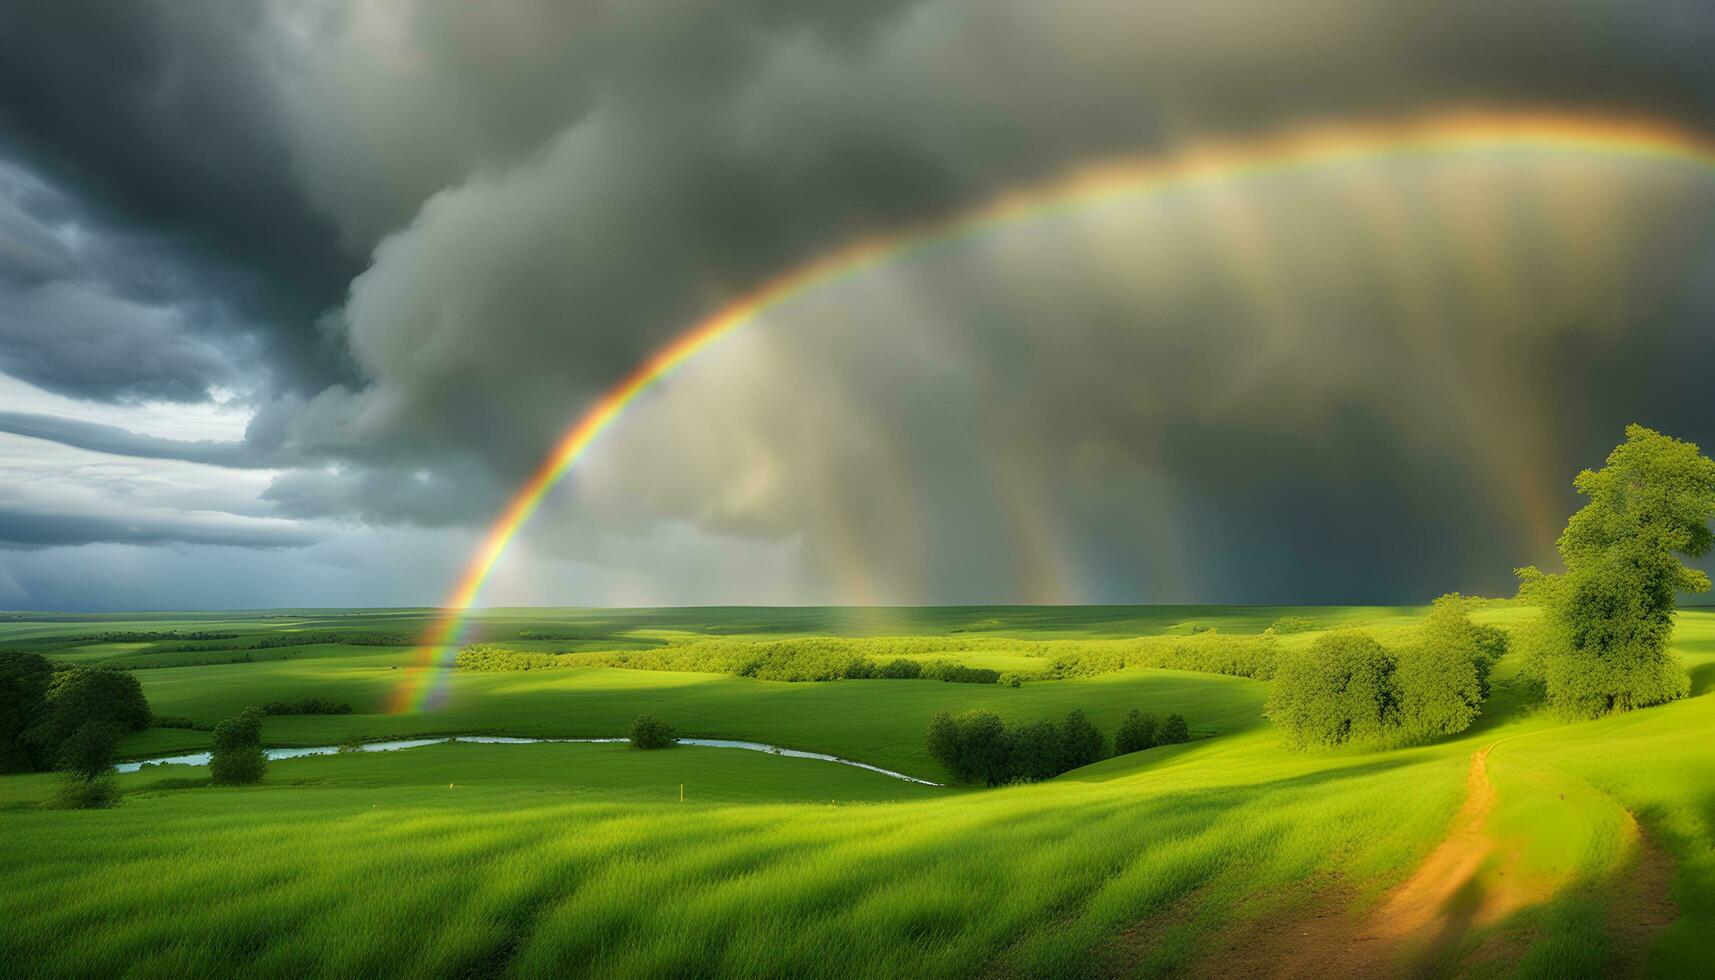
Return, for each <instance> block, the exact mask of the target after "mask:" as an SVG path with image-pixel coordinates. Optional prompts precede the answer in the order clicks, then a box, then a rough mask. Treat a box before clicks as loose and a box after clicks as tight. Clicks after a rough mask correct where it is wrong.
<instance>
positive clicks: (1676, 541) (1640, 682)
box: [1266, 425, 1715, 748]
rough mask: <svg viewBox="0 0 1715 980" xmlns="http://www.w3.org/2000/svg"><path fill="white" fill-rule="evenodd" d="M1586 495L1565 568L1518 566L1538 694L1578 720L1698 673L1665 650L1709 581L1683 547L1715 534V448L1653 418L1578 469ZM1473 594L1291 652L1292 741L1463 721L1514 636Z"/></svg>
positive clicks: (1379, 735)
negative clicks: (1375, 629)
mask: <svg viewBox="0 0 1715 980" xmlns="http://www.w3.org/2000/svg"><path fill="white" fill-rule="evenodd" d="M1573 487H1574V488H1575V489H1576V490H1577V491H1578V493H1579V494H1581V495H1583V496H1584V497H1586V498H1588V502H1587V503H1586V504H1584V505H1583V506H1582V507H1580V508H1579V509H1578V511H1577V512H1576V513H1574V514H1573V515H1572V517H1571V519H1570V520H1569V521H1568V522H1567V525H1566V530H1565V531H1564V532H1563V533H1562V534H1561V536H1560V538H1559V540H1558V541H1557V542H1556V550H1557V551H1558V552H1559V554H1560V558H1561V562H1562V564H1563V565H1564V566H1565V570H1564V571H1562V572H1559V573H1553V574H1550V573H1545V572H1543V571H1542V570H1540V569H1538V568H1536V567H1534V566H1530V567H1525V568H1521V569H1519V570H1518V577H1519V582H1520V585H1519V594H1518V598H1519V600H1520V601H1521V602H1523V603H1525V604H1529V605H1535V606H1538V607H1540V609H1541V611H1542V615H1541V616H1540V617H1539V618H1538V619H1537V620H1535V621H1534V622H1531V623H1527V624H1525V625H1524V626H1522V627H1520V628H1519V629H1518V631H1517V637H1516V645H1517V646H1518V648H1519V650H1520V656H1521V662H1520V667H1519V676H1520V680H1521V682H1522V685H1523V687H1524V689H1525V693H1526V694H1527V695H1528V696H1529V699H1530V700H1534V701H1536V702H1538V703H1540V704H1542V705H1543V706H1545V707H1547V708H1548V709H1549V710H1550V711H1551V712H1553V713H1555V714H1558V715H1560V716H1562V717H1566V718H1594V717H1598V716H1601V715H1605V714H1610V713H1613V712H1619V711H1628V710H1631V709H1634V708H1643V707H1648V706H1650V705H1656V704H1661V703H1664V702H1667V701H1671V700H1674V699H1676V698H1681V697H1684V696H1685V695H1686V694H1687V693H1688V692H1689V691H1690V678H1689V676H1688V675H1687V673H1686V670H1685V666H1684V664H1682V663H1681V662H1680V660H1679V657H1678V656H1677V655H1676V654H1675V653H1674V652H1673V651H1672V650H1670V649H1668V641H1669V639H1670V638H1671V637H1672V634H1673V626H1674V615H1675V613H1676V611H1677V609H1678V597H1679V595H1680V593H1700V592H1707V591H1709V589H1710V580H1709V577H1708V575H1706V574H1705V573H1704V572H1702V571H1700V570H1698V569H1694V568H1691V567H1690V566H1688V565H1686V564H1685V563H1684V561H1683V560H1682V559H1685V558H1700V557H1703V556H1705V555H1707V554H1709V552H1710V550H1711V548H1712V547H1715V532H1712V531H1711V530H1710V528H1709V522H1710V520H1711V519H1715V461H1712V460H1710V459H1709V458H1708V457H1706V456H1704V455H1703V454H1702V452H1701V450H1699V449H1698V447H1697V446H1696V445H1695V444H1693V443H1689V442H1684V441H1681V440H1678V439H1674V438H1672V437H1670V436H1665V435H1662V434H1661V433H1659V432H1656V431H1654V430H1652V429H1648V428H1645V427H1643V426H1640V425H1632V426H1628V427H1627V428H1626V440H1625V442H1623V443H1621V444H1620V445H1619V446H1617V447H1616V448H1615V449H1614V451H1613V452H1612V453H1610V454H1609V455H1608V458H1607V461H1606V463H1605V464H1604V465H1603V467H1602V468H1601V469H1600V470H1584V471H1583V472H1581V473H1579V474H1578V476H1577V478H1576V479H1575V480H1574V481H1573ZM1469 606H1470V603H1469V600H1466V599H1464V598H1462V597H1460V596H1457V595H1453V596H1444V597H1443V598H1441V599H1439V600H1437V601H1436V602H1435V604H1434V606H1432V607H1431V609H1430V612H1429V615H1428V616H1427V617H1426V618H1425V619H1424V621H1423V623H1422V624H1421V625H1420V626H1419V627H1418V629H1417V630H1415V631H1414V632H1413V633H1412V634H1410V635H1409V636H1408V638H1407V639H1406V640H1405V641H1404V642H1403V643H1400V644H1396V645H1395V646H1393V647H1389V646H1387V645H1384V644H1383V643H1382V642H1380V641H1379V640H1377V639H1376V638H1375V637H1374V636H1371V635H1369V634H1367V633H1364V632H1362V631H1358V630H1341V631H1338V632H1333V633H1329V634H1327V635H1325V636H1322V637H1319V638H1318V639H1316V640H1315V641H1314V642H1312V643H1311V644H1310V645H1309V647H1307V648H1306V649H1304V650H1302V651H1300V652H1298V653H1296V654H1293V655H1291V656H1288V657H1285V658H1283V659H1282V660H1281V662H1280V664H1279V667H1278V670H1277V672H1276V678H1275V684H1274V690H1273V691H1272V692H1271V694H1270V696H1269V700H1268V706H1267V709H1266V712H1267V714H1268V717H1269V718H1270V719H1271V720H1272V721H1273V722H1274V723H1275V725H1276V726H1277V727H1278V728H1279V729H1280V732H1281V734H1282V736H1283V738H1284V740H1285V741H1286V742H1287V744H1288V745H1291V746H1293V747H1295V748H1309V747H1313V746H1334V745H1343V744H1359V745H1369V746H1390V745H1401V744H1408V743H1412V742H1420V741H1426V740H1429V739H1433V738H1436V737H1440V736H1444V735H1451V734H1455V733H1457V732H1460V731H1464V730H1465V729H1466V728H1467V727H1468V726H1469V725H1470V724H1471V722H1472V721H1473V720H1474V719H1475V718H1476V717H1477V716H1478V715H1479V714H1480V713H1481V712H1482V708H1483V703H1484V701H1485V700H1486V698H1487V697H1488V694H1489V673H1490V671H1491V670H1492V669H1493V667H1494V665H1495V663H1496V662H1497V661H1498V660H1499V659H1500V658H1501V657H1502V656H1504V655H1505V654H1506V653H1507V650H1508V648H1509V645H1511V642H1512V638H1511V637H1509V634H1507V633H1506V632H1505V631H1503V630H1501V629H1499V628H1498V627H1494V626H1481V625H1475V624H1473V623H1472V622H1471V620H1470V618H1469V616H1468V615H1467V611H1468V609H1469Z"/></svg>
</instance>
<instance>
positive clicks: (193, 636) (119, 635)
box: [62, 630, 239, 646]
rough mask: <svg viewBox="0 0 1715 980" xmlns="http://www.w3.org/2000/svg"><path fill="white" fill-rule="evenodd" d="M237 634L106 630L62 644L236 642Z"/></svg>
mask: <svg viewBox="0 0 1715 980" xmlns="http://www.w3.org/2000/svg"><path fill="white" fill-rule="evenodd" d="M238 637H239V634H237V633H210V632H205V631H201V630H107V631H105V632H102V633H84V634H82V635H79V636H75V637H67V638H64V639H63V640H62V642H66V643H70V644H71V645H74V646H88V645H91V644H95V643H160V642H170V641H173V640H186V641H190V640H236V639H238Z"/></svg>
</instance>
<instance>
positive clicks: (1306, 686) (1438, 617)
mask: <svg viewBox="0 0 1715 980" xmlns="http://www.w3.org/2000/svg"><path fill="white" fill-rule="evenodd" d="M1468 605H1469V600H1467V599H1465V598H1464V597H1463V596H1459V595H1448V596H1443V597H1441V598H1440V599H1437V600H1436V601H1435V604H1434V605H1433V606H1432V607H1431V608H1430V612H1429V615H1428V616H1427V617H1425V619H1424V621H1423V623H1422V624H1421V625H1420V626H1419V627H1418V628H1417V629H1416V630H1415V631H1414V632H1413V633H1411V634H1409V635H1408V637H1407V638H1406V640H1405V642H1403V643H1401V644H1398V645H1397V646H1396V647H1394V648H1391V649H1390V648H1389V647H1387V646H1384V645H1383V644H1382V643H1381V641H1379V640H1377V639H1376V638H1375V637H1374V636H1371V635H1370V634H1368V633H1366V632H1363V631H1362V630H1339V631H1336V632H1332V633H1328V634H1326V635H1324V636H1321V637H1318V638H1317V639H1316V640H1315V641H1314V642H1312V643H1311V644H1310V646H1309V647H1308V648H1306V649H1304V650H1302V651H1300V652H1298V653H1296V654H1294V655H1290V656H1288V657H1286V658H1285V659H1283V660H1282V661H1281V664H1280V668H1279V670H1278V671H1277V672H1276V674H1275V679H1274V689H1273V691H1271V692H1270V694H1269V699H1268V704H1267V707H1266V709H1265V712H1266V714H1267V715H1268V717H1269V719H1270V720H1271V721H1273V722H1274V723H1275V725H1276V726H1277V727H1278V728H1279V729H1280V732H1281V735H1282V737H1283V738H1284V739H1285V741H1286V742H1287V744H1288V745H1291V746H1293V747H1295V748H1310V747H1325V746H1336V745H1346V744H1355V745H1365V746H1372V747H1379V746H1391V745H1403V744H1409V743H1413V742H1420V741H1425V740H1428V739H1431V738H1435V737H1438V736H1442V735H1451V734H1453V733H1455V732H1461V731H1464V730H1465V729H1466V728H1467V727H1469V726H1470V724H1471V722H1472V721H1473V720H1474V719H1475V718H1476V717H1477V715H1478V714H1480V713H1481V712H1482V708H1483V701H1484V699H1486V698H1487V697H1488V693H1489V688H1488V679H1489V674H1490V672H1491V670H1492V669H1493V667H1494V664H1495V661H1496V660H1498V659H1499V658H1500V657H1501V656H1503V655H1505V653H1506V650H1507V644H1508V639H1507V635H1506V633H1505V632H1504V631H1502V630H1500V629H1499V628H1497V627H1493V626H1477V625H1476V624H1474V623H1472V622H1471V619H1470V616H1469V614H1468V611H1467V610H1468Z"/></svg>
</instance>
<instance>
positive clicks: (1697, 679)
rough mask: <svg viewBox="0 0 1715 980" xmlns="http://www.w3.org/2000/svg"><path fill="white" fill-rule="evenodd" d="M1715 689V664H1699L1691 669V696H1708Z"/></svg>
mask: <svg viewBox="0 0 1715 980" xmlns="http://www.w3.org/2000/svg"><path fill="white" fill-rule="evenodd" d="M1710 688H1715V663H1706V664H1698V665H1697V666H1695V667H1693V668H1691V696H1692V697H1694V698H1695V697H1699V696H1701V695H1704V694H1708V693H1709V690H1710Z"/></svg>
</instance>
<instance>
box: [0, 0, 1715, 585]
mask: <svg viewBox="0 0 1715 980" xmlns="http://www.w3.org/2000/svg"><path fill="white" fill-rule="evenodd" d="M1291 7H1292V12H1291V14H1290V16H1286V15H1284V14H1282V13H1281V11H1282V9H1283V8H1282V6H1281V5H1280V4H1278V3H1275V2H1268V0H1215V2H1211V3H1198V4H1184V3H1168V2H1160V3H1156V2H1145V3H1137V2H1133V0H1127V2H1111V0H1072V2H1062V3H1042V2H1040V0H998V2H997V0H920V2H909V0H872V2H866V3H852V2H849V0H828V2H816V0H810V2H805V0H736V2H735V0H719V2H711V0H647V2H636V0H631V2H613V3H566V2H563V0H537V2H530V0H492V2H486V3H482V4H472V3H469V2H466V0H421V2H406V0H366V2H356V3H352V2H346V0H337V2H336V0H207V2H196V0H130V2H127V3H122V4H121V3H112V2H94V0H90V2H85V0H60V2H53V3H48V2H31V0H0V608H15V609H132V608H178V609H185V608H217V607H234V606H240V607H263V606H287V605H396V604H414V605H415V604H435V603H438V602H439V601H440V600H441V599H442V598H444V597H445V595H446V592H447V590H448V589H449V588H450V587H451V584H452V582H453V581H454V579H455V578H456V577H457V576H458V574H459V572H460V571H461V569H462V567H463V566H464V564H465V563H466V561H467V559H468V556H469V554H470V552H471V550H472V548H473V547H474V545H475V543H476V541H477V540H478V539H479V537H480V536H481V534H482V532H483V530H484V529H485V527H486V526H487V525H488V524H489V523H490V522H491V521H492V520H493V519H494V517H495V516H496V515H497V513H498V512H499V510H500V509H501V507H502V506H503V504H504V502H505V500H506V499H507V498H508V497H509V496H510V495H511V493H512V492H513V491H514V490H515V489H516V488H517V487H518V486H519V485H520V484H521V483H522V482H523V481H524V479H525V478H526V477H527V476H528V475H529V473H530V472H531V471H532V469H533V468H534V467H535V466H536V465H537V464H538V462H539V461H540V459H541V458H542V457H543V455H544V454H545V453H546V452H547V450H548V449H549V448H550V447H551V446H552V444H553V443H554V441H555V440H556V437H557V436H558V434H559V433H560V432H561V431H563V430H564V429H565V428H566V427H567V426H568V425H569V424H570V423H571V422H573V421H574V420H575V419H576V418H577V417H578V416H579V415H580V414H581V412H582V411H583V410H584V409H585V408H587V407H588V406H589V404H590V403H591V401H592V400H593V399H594V398H595V397H596V396H597V395H598V394H599V393H600V392H601V391H602V390H603V389H604V388H605V387H607V386H608V385H610V384H612V383H613V382H614V381H616V380H617V379H619V378H621V377H623V376H624V375H625V374H626V373H627V372H628V371H629V370H630V369H631V368H632V367H633V366H634V365H635V364H636V363H637V362H638V361H640V360H641V359H643V358H644V357H646V356H647V355H648V354H649V353H650V352H651V351H652V350H655V349H657V348H659V347H660V346H661V345H662V344H663V343H664V342H666V341H667V340H669V339H671V338H672V337H674V336H675V335H676V334H678V333H679V332H681V331H683V330H684V329H686V328H687V327H688V326H690V325H692V324H694V323H695V322H696V321H697V320H698V319H699V318H700V317H702V316H704V315H706V314H708V313H710V312H711V311H713V310H714V309H716V308H718V307H719V306H721V305H722V303H723V302H724V301H726V300H730V299H731V298H732V297H734V296H738V295H741V294H743V293H744V292H745V291H746V290H747V289H750V288H753V287H754V286H756V285H757V284H758V283H760V282H762V281H765V280H766V279H768V278H769V277H771V276H772V275H776V274H778V273H780V272H782V271H784V270H787V269H790V268H792V267H793V266H795V265H797V264H799V263H803V262H806V261H809V260H811V259H813V258H815V257H816V256H818V255H821V254H825V253H827V252H829V251H832V250H834V249H837V248H838V247H839V246H840V245H842V244H843V243H846V242H850V241H853V240H856V239H860V238H863V237H865V236H870V235H876V234H885V233H887V232H888V231H889V230H893V229H899V228H903V227H906V226H909V225H912V224H915V223H918V222H921V221H925V220H932V219H935V218H937V217H940V216H945V215H950V214H956V213H958V212H959V211H961V210H962V209H967V208H971V207H974V206H977V205H978V204H980V203H981V202H983V201H986V200H989V199H992V198H993V197H995V196H996V195H999V194H1003V193H1005V192H1007V191H1008V190H1011V189H1017V188H1024V187H1030V186H1033V185H1036V184H1038V183H1040V182H1042V181H1045V180H1050V179H1052V178H1053V177H1055V176H1056V175H1060V174H1065V173H1068V172H1071V171H1074V170H1077V169H1079V168H1080V167H1083V166H1087V165H1090V164H1093V163H1099V162H1101V161H1105V160H1111V159H1116V158H1123V157H1133V156H1138V155H1149V154H1159V153H1170V152H1172V151H1173V150H1174V148H1176V147H1182V146H1186V145H1189V144H1192V143H1196V142H1200V141H1205V140H1209V139H1225V140H1242V139H1245V138H1248V137H1253V136H1258V135H1261V134H1266V133H1272V132H1278V131H1282V130H1290V129H1292V128H1294V127H1297V126H1303V125H1309V124H1329V123H1333V124H1339V123H1347V122H1361V121H1370V120H1388V119H1397V118H1403V117H1409V116H1413V115H1418V114H1422V113H1426V112H1433V111H1436V110H1441V109H1449V108H1452V109H1460V110H1471V109H1484V110H1492V111H1527V110H1546V111H1554V112H1561V113H1576V114H1584V115H1589V116H1601V117H1628V118H1629V117H1648V118H1653V119H1661V120H1668V121H1672V122H1674V123H1676V124H1677V125H1680V126H1683V127H1686V128H1689V129H1692V130H1697V131H1702V132H1707V133H1710V134H1711V135H1715V59H1711V58H1710V57H1709V52H1710V51H1711V50H1715V12H1712V11H1711V9H1710V8H1709V7H1708V6H1707V5H1706V4H1701V3H1698V2H1695V0H1648V2H1640V0H1612V2H1583V0H1573V2H1554V3H1548V2H1546V0H1524V2H1515V3H1506V4H1495V3H1490V2H1481V3H1479V2H1476V0H1452V2H1449V0H1434V2H1430V0H1423V2H1417V0H1410V2H1405V3H1401V2H1398V0H1308V2H1304V3H1296V4H1293V5H1291ZM1712 355H1715V169H1712V168H1710V167H1708V166H1700V165H1692V164H1688V163H1686V162H1684V161H1674V160H1659V159H1641V158H1631V159H1620V158H1615V157H1611V156H1605V155H1602V154H1596V153H1590V154H1582V153H1576V152H1560V153H1518V152H1513V153H1488V154H1484V153H1467V154H1461V155H1450V156H1435V155H1419V156H1413V157H1408V158H1388V159H1382V160H1374V161H1368V162H1358V163H1346V164H1341V165H1339V166H1334V167H1326V168H1320V169H1317V168H1312V169H1309V170H1302V171H1292V172H1282V173H1275V174H1268V175H1258V176H1252V177H1248V178H1244V179H1236V180H1232V181H1226V182H1221V183H1219V184H1217V185H1212V186H1207V187H1201V188H1197V189H1193V190H1186V191H1182V192H1178V193H1173V194H1167V195H1162V196H1154V197H1148V198H1138V199H1130V200H1125V201H1119V202H1109V203H1105V204H1102V205H1099V206H1094V207H1090V208H1085V209H1081V210H1077V211H1074V212H1070V213H1058V214H1056V215H1053V216H1048V217H1042V218H1039V219H1033V220H1027V221H1019V222H1013V223H1011V224H1009V225H1007V226H1006V227H1004V228H1002V229H997V230H995V231H993V232H992V233H988V234H984V235H981V236H976V237H974V238H972V239H969V240H967V241H964V242H962V243H960V244H958V245H956V246H953V247H948V248H944V249H937V250H934V251H933V252H931V253H928V254H925V255H921V256H918V257H915V258H912V259H910V260H908V261H902V262H897V263H891V264H885V265H883V266H881V267H878V268H875V269H872V270H869V271H867V272H864V273H862V274H860V275H856V276H852V277H847V278H844V279H842V280H840V281H839V282H837V283H835V284H833V285H829V286H826V287H823V288H819V289H815V290H811V291H809V292H807V293H805V294H803V295H801V296H799V297H798V298H796V299H794V300H793V301H791V302H789V303H786V304H782V305H780V306H778V307H776V308H774V309H772V310H771V311H769V312H768V313H767V314H766V315H765V316H764V317H762V318H761V319H760V320H759V321H758V322H757V323H755V324H754V325H752V326H749V327H746V328H745V329H744V330H742V331H741V332H739V333H737V334H734V335H733V336H731V337H729V338H728V339H726V340H724V341H722V342H721V343H720V344H719V345H718V346H716V347H715V348H713V349H711V350H710V351H709V352H708V353H707V354H705V355H703V356H701V357H699V358H698V359H697V360H695V361H693V362H692V363H691V364H689V365H687V366H686V367H685V368H684V369H683V370H681V371H679V372H678V373H676V374H675V375H674V376H673V377H672V378H671V379H669V381H668V382H667V383H666V384H664V385H663V386H661V387H660V388H658V389H657V390H655V391H652V392H651V393H650V394H649V395H648V396H646V397H645V398H644V399H643V400H642V401H641V402H640V403H639V404H638V405H637V406H636V407H635V408H634V409H633V410H632V411H630V412H629V413H628V414H627V415H626V416H625V417H624V418H623V419H622V420H621V421H620V422H619V423H618V424H617V425H616V426H615V427H614V428H613V429H612V430H611V431H610V432H609V433H608V434H607V435H606V436H605V437H604V439H603V441H602V442H601V443H600V444H599V445H598V446H597V448H596V449H595V450H594V451H593V452H592V453H591V454H590V456H589V457H588V458H587V459H586V460H585V462H584V464H582V465H581V466H580V468H579V470H578V471H577V472H575V473H574V474H573V476H572V477H571V478H570V479H568V480H567V481H566V482H565V483H564V484H563V485H561V486H560V487H559V488H558V489H557V490H556V491H555V493H554V494H553V496H552V497H551V498H550V499H549V501H548V503H547V505H546V506H545V507H544V509H543V510H542V511H541V512H540V513H539V514H538V515H537V517H536V518H535V520H534V521H533V522H532V524H531V525H530V526H529V528H527V530H526V531H525V533H524V535H523V536H522V537H521V538H520V539H519V542H518V544H517V546H516V547H515V548H514V549H513V550H512V552H511V553H509V554H508V556H507V558H506V559H505V560H504V561H503V562H502V564H501V566H500V568H499V569H498V570H497V572H496V574H495V576H494V578H493V580H492V581H491V583H490V585H489V588H488V590H487V592H486V593H485V601H487V602H490V603H499V604H551V605H574V604H577V605H583V604H702V603H821V602H865V603H937V602H1063V601H1089V602H1187V601H1205V602H1289V601H1292V602H1297V601H1305V602H1348V601H1351V602H1359V601H1361V602H1369V601H1422V600H1426V599H1428V598H1430V597H1433V596H1434V595H1436V594H1439V593H1441V592H1445V591H1451V590H1456V589H1457V590H1463V591H1468V592H1481V593H1490V594H1494V593H1508V592H1510V590H1511V585H1510V582H1511V578H1510V573H1511V569H1512V568H1514V567H1515V566H1518V565H1522V564H1526V563H1530V562H1542V563H1547V562H1550V561H1551V560H1552V555H1553V550H1552V542H1553V538H1554V536H1555V534H1556V533H1557V532H1558V530H1559V527H1560V525H1561V523H1562V522H1563V521H1564V518H1565V516H1566V514H1567V513H1569V512H1570V510H1571V509H1572V507H1573V506H1575V498H1574V497H1573V496H1572V494H1571V489H1570V484H1571V479H1572V476H1573V474H1574V473H1575V472H1576V471H1577V470H1578V469H1579V468H1580V467H1584V466H1592V465H1597V464H1599V463H1600V461H1601V458H1602V456H1603V455H1604V453H1605V452H1606V450H1607V449H1608V448H1609V447H1611V446H1612V445H1613V444H1614V443H1616V442H1618V441H1619V440H1620V438H1621V437H1622V429H1623V427H1624V425H1625V424H1626V423H1627V422H1631V421H1638V422H1643V423H1645V424H1647V425H1652V426H1654V427H1657V428H1660V429H1663V430H1665V431H1668V432H1670V433H1672V434H1675V435H1679V436H1682V437H1684V438H1690V439H1693V440H1697V441H1700V442H1702V443H1703V444H1705V445H1711V444H1715V405H1712V403H1711V398H1710V396H1709V394H1708V392H1709V390H1710V386H1709V382H1708V377H1709V370H1710V368H1711V366H1712Z"/></svg>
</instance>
